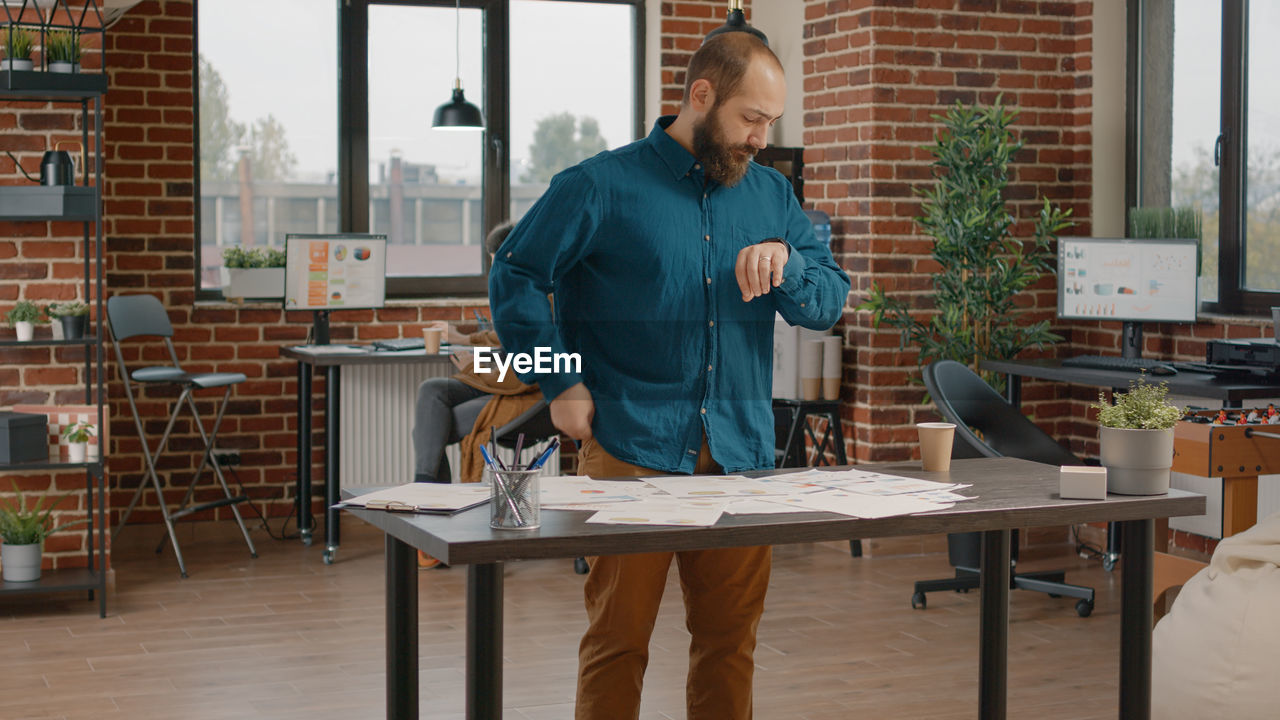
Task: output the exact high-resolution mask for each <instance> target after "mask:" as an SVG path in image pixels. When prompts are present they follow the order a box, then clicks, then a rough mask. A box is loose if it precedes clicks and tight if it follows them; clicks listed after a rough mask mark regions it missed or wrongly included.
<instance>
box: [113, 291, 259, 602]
mask: <svg viewBox="0 0 1280 720" xmlns="http://www.w3.org/2000/svg"><path fill="white" fill-rule="evenodd" d="M107 321H108V323H109V325H110V328H111V338H112V345H113V346H114V347H115V353H116V362H117V363H119V372H120V378H121V379H122V380H124V391H125V397H127V398H128V399H129V410H130V411H131V412H132V413H133V423H134V426H135V427H136V428H137V429H138V440H140V441H141V443H142V456H143V458H145V460H146V473H147V478H149V479H150V480H151V485H152V487H154V488H155V491H156V497H157V498H158V499H159V503H158V504H159V505H160V514H161V516H162V517H163V518H164V525H165V530H166V532H167V533H168V535H169V542H170V543H171V544H172V545H173V553H174V555H176V556H177V558H178V570H179V571H180V572H181V573H182V577H184V578H185V577H187V566H186V564H185V563H184V562H183V560H182V549H181V548H180V547H178V536H177V534H176V533H175V532H174V529H173V523H174V521H175V520H178V519H180V518H182V517H186V516H187V515H191V514H193V513H198V512H201V511H202V510H209V509H211V508H217V507H223V506H230V507H231V513H232V514H233V515H234V516H235V518H236V523H237V524H238V525H239V526H240V532H242V533H244V541H245V543H247V544H248V545H249V554H250V555H251V556H253V557H255V558H256V557H258V551H257V550H256V549H255V548H254V547H253V540H252V539H250V538H249V530H248V528H246V527H245V525H244V520H243V519H242V518H241V517H240V511H239V509H238V508H237V507H236V505H237V504H239V503H242V502H245V501H247V500H248V499H249V498H247V497H245V496H243V495H239V496H236V495H232V494H231V489H230V488H229V487H228V486H227V481H226V478H224V477H223V475H222V467H221V466H220V465H219V464H218V458H217V457H216V456H215V455H214V445H215V443H216V442H217V438H218V428H219V427H220V426H221V425H222V416H223V413H225V412H226V410H227V400H228V399H229V398H230V397H231V388H232V386H234V385H236V384H238V383H242V382H244V381H245V379H246V378H245V375H244V374H243V373H188V372H186V371H184V370H183V369H182V367H181V365H180V364H179V362H178V354H177V353H176V352H175V351H174V349H173V340H172V338H173V325H171V324H170V323H169V316H168V315H167V314H166V313H165V311H164V307H163V306H162V305H161V304H160V301H159V300H158V299H156V298H155V297H154V296H152V295H117V296H115V297H112V298H109V299H108V300H107ZM134 337H160V338H163V339H164V344H165V347H166V348H167V350H168V352H169V358H170V359H171V360H172V361H173V364H172V365H159V366H152V367H144V368H139V369H137V370H134V371H133V372H129V370H128V366H127V365H126V364H125V361H124V353H123V352H122V351H121V349H120V343H121V341H124V340H128V339H130V338H134ZM135 382H136V383H138V384H139V385H151V384H154V385H175V386H177V387H179V388H181V391H182V392H181V393H180V394H179V395H178V399H177V400H176V401H175V402H174V403H173V408H172V411H171V412H170V413H169V422H168V424H166V425H165V428H164V434H163V435H161V436H160V443H159V445H157V446H156V449H155V451H154V452H152V450H151V449H150V447H149V443H148V442H147V435H146V432H145V430H144V429H143V423H142V416H140V415H139V414H138V405H137V403H136V402H134V393H133V383H135ZM218 387H220V388H225V390H224V391H223V393H222V402H221V403H220V404H219V406H218V411H217V417H216V418H215V419H214V421H213V427H212V428H211V430H210V431H209V432H208V433H206V432H205V429H204V424H203V423H202V422H200V412H199V411H198V410H197V409H196V402H195V398H194V397H192V392H193V391H195V390H201V389H205V388H218ZM184 403H185V404H186V405H187V406H188V407H190V408H191V418H192V420H193V421H194V424H195V427H196V430H197V431H199V433H200V439H201V441H202V442H203V443H204V452H203V453H202V456H201V458H200V466H199V468H198V469H197V470H196V474H195V475H194V476H193V477H192V478H191V484H190V485H188V486H187V492H186V495H184V496H183V498H182V503H181V504H180V505H179V506H178V509H177V510H175V511H173V512H170V511H169V509H168V507H166V505H165V501H164V489H163V488H162V487H161V485H160V476H159V475H158V474H157V473H156V464H157V461H158V460H159V458H160V454H161V453H162V452H164V449H165V446H166V445H167V444H168V442H169V436H170V434H171V433H172V432H173V427H174V424H175V423H176V422H177V420H178V414H179V413H180V412H181V411H182V406H183V404H184ZM206 466H211V467H212V468H213V474H214V475H215V476H216V477H217V478H218V484H219V485H221V486H222V493H223V495H224V496H225V497H223V498H220V499H218V500H213V501H211V502H207V503H200V504H198V505H189V503H190V501H191V498H192V494H193V493H194V492H195V488H196V484H197V483H198V482H200V476H201V475H202V474H204V469H205V467H206ZM147 478H144V479H143V481H142V482H140V483H138V489H137V490H136V491H135V492H134V493H133V500H131V501H130V502H129V508H128V509H127V510H125V513H124V517H123V518H121V520H120V524H119V525H117V526H116V529H115V531H114V532H113V534H112V539H113V540H114V539H115V536H116V535H119V534H120V529H121V528H123V527H124V525H125V523H127V522H128V521H129V515H131V514H132V513H133V509H134V507H136V506H137V504H138V500H139V498H141V497H142V491H143V490H144V489H145V488H146V486H147ZM163 549H164V540H161V541H160V546H159V547H157V548H156V552H157V553H159V552H162V551H163Z"/></svg>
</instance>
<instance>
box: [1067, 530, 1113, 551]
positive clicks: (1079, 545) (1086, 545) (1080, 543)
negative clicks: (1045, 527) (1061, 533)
mask: <svg viewBox="0 0 1280 720" xmlns="http://www.w3.org/2000/svg"><path fill="white" fill-rule="evenodd" d="M1071 540H1072V541H1073V542H1074V543H1075V546H1076V554H1077V555H1079V556H1080V557H1082V558H1087V559H1089V560H1101V559H1103V557H1104V556H1105V555H1106V553H1105V552H1103V550H1102V548H1100V547H1098V546H1097V545H1094V544H1093V543H1090V542H1085V541H1084V540H1081V539H1080V527H1079V526H1078V525H1072V526H1071Z"/></svg>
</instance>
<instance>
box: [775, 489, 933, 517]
mask: <svg viewBox="0 0 1280 720" xmlns="http://www.w3.org/2000/svg"><path fill="white" fill-rule="evenodd" d="M770 502H775V503H778V504H780V505H783V506H786V507H802V508H809V509H811V510H821V511H823V512H833V513H839V514H841V515H849V516H851V517H856V518H882V517H891V516H894V515H914V514H916V513H923V512H931V511H933V510H946V509H947V508H949V507H951V505H950V504H946V503H936V502H930V501H928V500H922V499H920V498H917V497H913V496H910V495H863V494H861V493H852V492H845V491H843V490H828V491H827V492H820V493H808V494H806V495H793V496H790V497H782V498H770Z"/></svg>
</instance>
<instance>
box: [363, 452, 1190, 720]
mask: <svg viewBox="0 0 1280 720" xmlns="http://www.w3.org/2000/svg"><path fill="white" fill-rule="evenodd" d="M876 469H878V470H883V471H884V472H890V473H896V474H901V475H906V476H913V477H921V478H927V479H933V480H942V481H949V482H963V483H972V485H973V487H972V488H970V489H969V490H966V491H965V494H970V495H977V496H978V499H976V500H970V501H967V502H963V503H958V504H957V505H956V506H955V507H953V508H951V509H949V510H942V511H938V512H933V513H929V514H925V515H916V516H899V517H890V518H882V519H877V520H862V519H857V518H850V517H845V516H841V515H833V514H828V513H820V514H819V513H795V514H788V515H754V516H752V515H726V516H724V517H723V518H721V520H720V522H719V523H717V524H716V525H715V526H714V527H709V528H702V527H700V528H683V527H644V526H623V525H588V524H587V523H586V522H584V521H585V520H586V519H587V518H588V517H590V513H589V512H574V511H552V510H548V511H545V512H544V513H543V515H542V527H541V528H539V529H538V530H533V531H523V532H522V531H497V530H491V529H490V528H489V510H488V508H487V507H484V506H481V507H480V508H476V509H474V510H469V511H467V512H464V513H460V514H458V515H455V516H453V517H434V516H427V515H403V514H395V513H387V512H382V511H378V510H364V509H360V508H349V509H348V512H351V513H353V514H354V515H355V516H356V517H359V518H360V519H362V520H364V521H366V522H368V523H370V524H372V525H374V526H376V527H378V528H380V529H381V530H382V531H383V532H385V533H386V535H387V539H386V583H387V599H386V612H387V620H386V635H387V638H386V641H387V718H389V719H390V718H396V719H398V720H403V719H404V718H416V717H418V647H417V643H418V573H417V562H416V553H415V552H414V549H415V548H417V549H419V550H423V551H424V552H427V553H428V554H430V555H433V556H435V557H438V558H440V560H441V561H442V562H445V563H448V564H450V565H468V566H469V567H468V568H467V660H466V698H467V700H466V717H467V718H468V719H469V720H496V719H498V718H501V717H502V640H503V637H502V582H503V577H502V565H503V562H504V561H507V560H517V559H528V558H570V557H578V556H583V555H600V554H616V553H630V552H655V551H671V550H700V549H708V548H717V547H744V546H752V545H784V544H787V543H801V542H806V543H807V542H822V541H828V540H843V539H848V538H872V537H888V536H895V535H918V534H929V533H949V532H967V531H980V532H982V533H983V551H982V585H981V597H980V600H981V624H980V626H981V636H980V638H979V673H978V686H979V699H978V713H979V717H981V718H992V719H996V720H998V719H1000V718H1004V717H1005V704H1006V695H1007V692H1006V675H1007V672H1006V671H1007V651H1008V648H1007V644H1008V624H1009V543H1010V530H1011V529H1012V528H1016V527H1027V526H1041V525H1070V524H1074V523H1082V522H1097V521H1109V520H1116V521H1121V522H1122V523H1123V524H1124V525H1125V526H1126V527H1125V538H1126V543H1127V544H1128V546H1127V547H1126V550H1127V552H1126V553H1125V554H1124V576H1123V580H1122V584H1121V589H1122V613H1121V638H1120V717H1122V718H1126V720H1141V719H1142V718H1147V717H1149V716H1150V707H1151V622H1152V619H1151V601H1150V598H1151V583H1152V574H1151V553H1152V539H1153V524H1154V521H1153V520H1152V518H1156V517H1167V516H1169V515H1193V514H1197V513H1202V512H1204V504H1205V502H1204V497H1203V496H1200V495H1194V494H1191V493H1186V492H1182V491H1179V490H1173V491H1170V492H1169V494H1168V495H1158V496H1147V497H1125V496H1120V495H1112V496H1109V497H1108V498H1107V499H1106V500H1101V501H1088V500H1063V499H1060V498H1058V497H1057V487H1058V469H1057V468H1055V467H1052V466H1049V465H1041V464H1039V463H1033V462H1029V461H1026V460H1017V459H1013V458H981V459H976V460H955V461H953V462H952V465H951V471H950V472H949V473H926V472H922V471H921V470H920V469H919V465H918V464H917V463H903V464H897V465H883V466H876ZM906 592H907V589H906V588H905V587H904V589H903V593H906ZM1049 652H1052V649H1051V648H1050V649H1049ZM1064 682H1065V680H1064Z"/></svg>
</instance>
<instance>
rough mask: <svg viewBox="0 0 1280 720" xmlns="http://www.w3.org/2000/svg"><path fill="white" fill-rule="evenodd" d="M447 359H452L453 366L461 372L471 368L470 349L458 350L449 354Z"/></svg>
mask: <svg viewBox="0 0 1280 720" xmlns="http://www.w3.org/2000/svg"><path fill="white" fill-rule="evenodd" d="M449 359H450V360H452V361H453V366H454V367H456V368H458V369H459V370H461V371H463V372H467V371H468V370H470V369H471V365H472V355H471V351H470V350H459V351H457V352H455V353H453V354H451V355H450V356H449Z"/></svg>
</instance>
